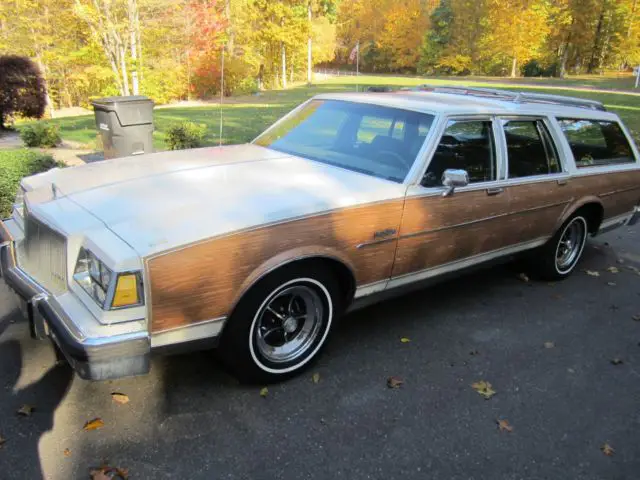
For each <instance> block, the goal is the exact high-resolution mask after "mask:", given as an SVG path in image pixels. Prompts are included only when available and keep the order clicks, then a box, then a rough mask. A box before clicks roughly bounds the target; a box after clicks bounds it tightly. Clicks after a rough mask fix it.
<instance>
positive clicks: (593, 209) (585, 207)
mask: <svg viewBox="0 0 640 480" xmlns="http://www.w3.org/2000/svg"><path fill="white" fill-rule="evenodd" d="M578 212H581V213H583V214H584V216H585V218H586V220H587V227H588V229H589V233H590V234H592V235H593V234H595V233H597V232H598V230H599V229H600V225H601V224H602V220H603V219H604V207H603V205H602V200H600V198H598V197H596V196H588V197H584V198H581V199H580V200H577V201H575V202H573V203H572V204H570V206H569V207H568V208H567V209H566V210H565V211H564V214H563V215H562V217H561V218H560V220H559V221H558V223H557V224H556V228H555V231H557V230H558V229H559V228H560V227H562V225H563V224H564V223H565V222H566V221H567V220H568V219H569V218H571V217H572V216H573V215H575V214H576V213H578Z"/></svg>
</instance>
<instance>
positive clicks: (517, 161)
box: [504, 120, 560, 178]
mask: <svg viewBox="0 0 640 480" xmlns="http://www.w3.org/2000/svg"><path fill="white" fill-rule="evenodd" d="M504 135H505V139H506V141H507V154H508V157H509V178H520V177H531V176H535V175H547V174H551V173H559V172H560V163H559V162H558V154H557V153H556V149H555V147H554V145H553V142H552V141H551V136H550V135H549V132H548V131H547V128H546V126H545V125H544V122H542V121H541V120H509V121H507V122H505V123H504Z"/></svg>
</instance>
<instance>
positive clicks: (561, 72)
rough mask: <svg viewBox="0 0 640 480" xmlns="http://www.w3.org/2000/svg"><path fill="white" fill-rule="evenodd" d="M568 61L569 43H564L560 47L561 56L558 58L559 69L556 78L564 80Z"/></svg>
mask: <svg viewBox="0 0 640 480" xmlns="http://www.w3.org/2000/svg"><path fill="white" fill-rule="evenodd" d="M568 59H569V43H568V42H567V43H565V44H564V46H563V47H562V56H561V57H560V67H559V69H558V76H559V77H560V78H564V77H565V76H566V75H567V60H568Z"/></svg>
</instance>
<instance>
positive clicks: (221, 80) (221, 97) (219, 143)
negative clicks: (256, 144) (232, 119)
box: [218, 44, 225, 147]
mask: <svg viewBox="0 0 640 480" xmlns="http://www.w3.org/2000/svg"><path fill="white" fill-rule="evenodd" d="M224 47H225V46H224V44H223V45H222V48H221V52H220V57H221V60H220V62H221V64H222V65H221V68H220V136H219V138H218V146H219V147H221V146H222V123H223V122H222V101H223V100H224V50H225V48H224Z"/></svg>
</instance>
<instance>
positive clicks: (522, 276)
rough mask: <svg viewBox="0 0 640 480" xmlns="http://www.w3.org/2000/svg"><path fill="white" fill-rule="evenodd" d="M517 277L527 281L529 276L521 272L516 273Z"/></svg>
mask: <svg viewBox="0 0 640 480" xmlns="http://www.w3.org/2000/svg"><path fill="white" fill-rule="evenodd" d="M518 278H519V279H520V280H522V281H523V282H528V281H529V277H528V275H527V274H526V273H521V274H520V275H518Z"/></svg>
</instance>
